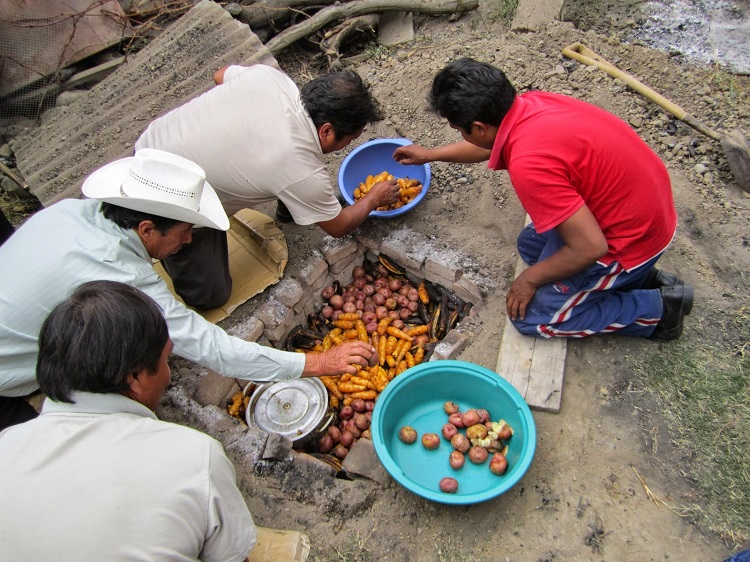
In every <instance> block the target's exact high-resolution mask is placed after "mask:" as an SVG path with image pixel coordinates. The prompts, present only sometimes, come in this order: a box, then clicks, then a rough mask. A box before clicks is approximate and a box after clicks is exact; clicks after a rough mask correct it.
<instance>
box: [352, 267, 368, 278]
mask: <svg viewBox="0 0 750 562" xmlns="http://www.w3.org/2000/svg"><path fill="white" fill-rule="evenodd" d="M366 275H367V272H366V271H365V268H364V267H362V266H361V265H357V266H355V267H354V269H352V277H354V278H355V279H357V278H360V277H361V278H362V279H364V278H365V276H366Z"/></svg>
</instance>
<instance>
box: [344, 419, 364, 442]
mask: <svg viewBox="0 0 750 562" xmlns="http://www.w3.org/2000/svg"><path fill="white" fill-rule="evenodd" d="M356 415H360V414H356ZM347 431H348V432H349V433H351V434H352V435H353V436H354V438H355V439H358V438H359V436H360V435H362V430H361V429H359V427H357V422H356V421H354V418H352V419H350V420H346V424H345V425H344V433H346V432H347Z"/></svg>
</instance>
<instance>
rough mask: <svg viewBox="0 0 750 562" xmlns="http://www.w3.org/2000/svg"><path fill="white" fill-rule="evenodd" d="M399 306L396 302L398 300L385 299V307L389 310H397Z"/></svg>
mask: <svg viewBox="0 0 750 562" xmlns="http://www.w3.org/2000/svg"><path fill="white" fill-rule="evenodd" d="M397 306H398V303H397V302H396V299H394V298H393V297H388V298H387V299H385V307H386V308H387V309H388V310H396V307H397Z"/></svg>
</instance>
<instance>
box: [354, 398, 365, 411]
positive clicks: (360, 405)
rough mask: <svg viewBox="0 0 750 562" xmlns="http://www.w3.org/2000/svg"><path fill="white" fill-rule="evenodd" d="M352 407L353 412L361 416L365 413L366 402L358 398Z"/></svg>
mask: <svg viewBox="0 0 750 562" xmlns="http://www.w3.org/2000/svg"><path fill="white" fill-rule="evenodd" d="M350 405H351V407H352V410H354V411H355V412H357V413H359V414H361V413H364V411H365V401H364V400H362V399H361V398H356V399H354V400H352V403H351V404H350Z"/></svg>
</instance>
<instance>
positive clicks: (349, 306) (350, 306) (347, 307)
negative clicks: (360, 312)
mask: <svg viewBox="0 0 750 562" xmlns="http://www.w3.org/2000/svg"><path fill="white" fill-rule="evenodd" d="M341 310H343V311H344V312H348V313H352V312H357V305H356V304H354V303H353V302H345V303H344V306H342V307H341Z"/></svg>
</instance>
